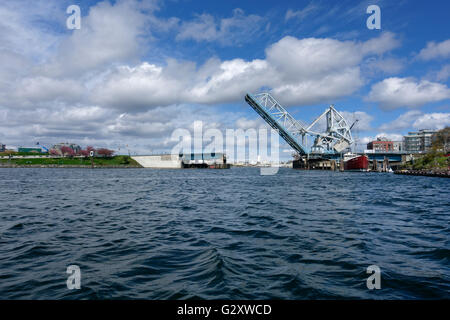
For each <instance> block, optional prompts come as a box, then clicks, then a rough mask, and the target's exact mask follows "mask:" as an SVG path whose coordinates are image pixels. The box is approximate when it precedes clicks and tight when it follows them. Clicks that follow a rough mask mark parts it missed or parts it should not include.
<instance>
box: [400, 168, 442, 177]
mask: <svg viewBox="0 0 450 320" xmlns="http://www.w3.org/2000/svg"><path fill="white" fill-rule="evenodd" d="M394 173H395V174H401V175H406V176H422V177H438V178H450V171H449V170H446V171H445V170H433V169H431V170H398V171H395V172H394Z"/></svg>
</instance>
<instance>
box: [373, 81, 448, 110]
mask: <svg viewBox="0 0 450 320" xmlns="http://www.w3.org/2000/svg"><path fill="white" fill-rule="evenodd" d="M448 98H450V89H449V88H448V87H447V86H446V85H444V84H441V83H437V82H430V81H428V80H421V81H419V82H417V81H416V80H415V79H414V78H397V77H393V78H387V79H384V80H383V81H381V82H378V83H376V84H374V85H373V86H372V88H371V91H370V93H369V96H368V97H367V100H368V101H373V102H378V103H379V104H380V106H381V107H382V108H385V109H394V108H398V107H420V106H422V105H424V104H427V103H431V102H437V101H441V100H445V99H448Z"/></svg>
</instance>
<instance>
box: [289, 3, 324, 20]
mask: <svg viewBox="0 0 450 320" xmlns="http://www.w3.org/2000/svg"><path fill="white" fill-rule="evenodd" d="M317 9H319V6H317V5H316V4H314V3H312V2H311V3H310V4H308V5H307V6H306V7H304V8H303V9H301V10H296V11H294V10H292V9H288V10H287V11H286V15H285V17H284V20H285V21H288V20H290V19H293V18H296V19H299V20H303V19H305V18H306V17H307V16H309V15H311V14H312V13H313V12H315V11H317Z"/></svg>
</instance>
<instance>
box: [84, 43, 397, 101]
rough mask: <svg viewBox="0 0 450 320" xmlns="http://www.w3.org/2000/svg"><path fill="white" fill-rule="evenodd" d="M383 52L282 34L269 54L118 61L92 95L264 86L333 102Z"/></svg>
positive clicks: (197, 94) (188, 94)
mask: <svg viewBox="0 0 450 320" xmlns="http://www.w3.org/2000/svg"><path fill="white" fill-rule="evenodd" d="M387 37H388V38H392V37H391V36H387ZM370 41H371V43H373V42H374V41H375V42H376V41H379V42H380V43H381V44H383V45H382V46H384V48H385V49H384V50H389V48H391V46H388V45H385V43H386V36H383V35H382V36H381V37H379V38H377V39H375V40H370ZM372 47H373V48H376V49H374V52H372V51H370V48H372ZM380 52H382V51H380V48H379V47H377V46H373V45H372V44H371V45H369V46H368V47H367V46H366V43H358V42H352V41H339V40H333V39H317V38H307V39H297V38H294V37H284V38H283V39H281V40H280V41H278V42H276V43H274V44H272V45H271V46H269V47H268V48H267V49H266V58H265V59H255V60H251V61H246V60H243V59H233V60H226V61H220V60H218V59H211V60H209V61H207V62H206V63H205V64H204V65H201V66H197V65H196V64H195V63H193V62H186V61H177V60H174V59H169V60H168V61H167V63H166V65H163V66H158V65H155V64H150V63H147V62H144V63H142V64H140V65H137V66H135V67H128V66H125V67H120V68H117V69H116V70H115V71H113V72H112V73H110V74H109V75H107V76H106V77H105V79H104V81H103V82H101V83H100V84H99V85H98V86H96V87H95V88H94V89H93V90H92V98H93V99H94V100H93V101H95V102H96V103H99V104H102V105H109V106H112V107H116V108H122V109H123V108H129V109H135V110H138V109H142V108H149V107H155V106H159V105H170V104H176V103H202V104H217V103H227V102H236V101H242V99H243V96H244V94H245V93H246V92H254V91H257V90H259V89H260V88H261V87H266V88H269V89H270V90H271V91H272V92H273V93H274V94H275V95H277V97H278V99H279V100H280V102H282V103H284V104H287V105H292V104H294V105H306V104H313V103H318V102H330V101H332V100H333V99H336V98H339V97H342V96H346V95H349V94H351V93H353V92H355V91H356V90H357V89H359V88H360V87H361V86H362V85H363V80H362V78H361V76H360V68H359V63H360V62H361V60H362V59H363V58H364V56H365V55H370V54H378V53H380Z"/></svg>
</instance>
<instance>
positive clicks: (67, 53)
mask: <svg viewBox="0 0 450 320" xmlns="http://www.w3.org/2000/svg"><path fill="white" fill-rule="evenodd" d="M149 17H150V15H146V14H145V11H143V8H142V6H141V4H140V3H139V2H135V1H118V2H117V3H116V4H115V5H112V4H110V3H109V2H100V3H98V4H97V5H96V6H94V7H91V9H90V10H89V14H88V15H87V16H86V17H83V25H82V28H81V29H79V30H73V33H72V34H71V35H70V36H69V37H67V38H65V39H64V40H63V41H62V42H61V45H60V47H59V52H58V55H57V56H55V57H54V58H53V59H52V61H51V63H49V64H45V65H44V66H43V70H42V72H45V73H46V74H49V75H52V76H61V75H66V74H72V75H79V74H80V73H83V72H85V71H87V70H92V69H95V68H99V67H102V66H104V65H106V64H108V63H111V62H115V63H120V62H126V61H129V60H130V59H133V58H138V57H139V56H140V54H141V53H142V52H141V51H140V50H141V48H142V47H141V45H140V41H141V37H143V36H145V35H146V32H148V30H147V29H146V27H147V26H148V23H149Z"/></svg>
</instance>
